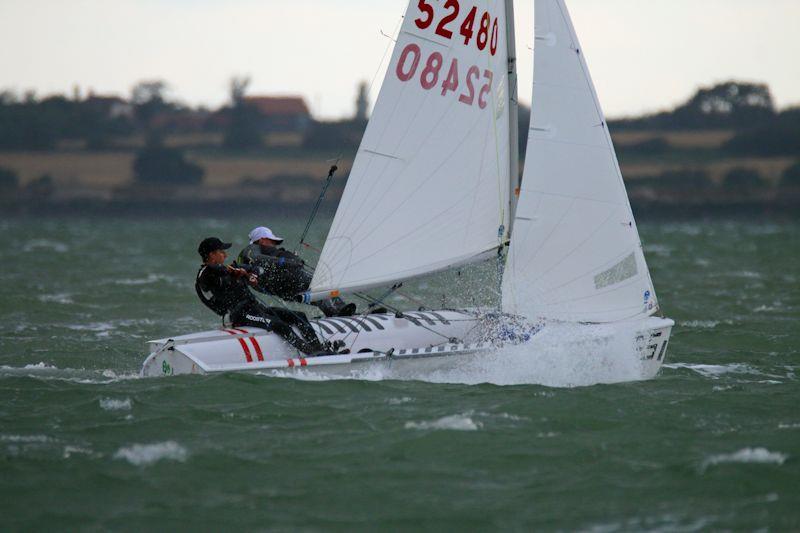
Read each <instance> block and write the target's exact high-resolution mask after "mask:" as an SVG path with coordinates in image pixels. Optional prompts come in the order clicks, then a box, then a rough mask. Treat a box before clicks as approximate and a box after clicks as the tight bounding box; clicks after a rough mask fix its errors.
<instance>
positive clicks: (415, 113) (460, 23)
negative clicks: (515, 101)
mask: <svg viewBox="0 0 800 533" xmlns="http://www.w3.org/2000/svg"><path fill="white" fill-rule="evenodd" d="M505 18H506V7H505V2H504V1H503V0H470V1H464V0H460V1H456V0H446V1H445V0H439V1H435V0H413V1H411V2H410V3H409V6H408V8H407V10H406V14H405V19H404V21H403V25H402V28H401V31H400V33H399V36H398V38H397V43H396V45H395V48H394V52H393V55H392V59H391V63H390V64H389V66H388V70H387V73H386V77H385V79H384V81H383V85H382V87H381V91H380V94H379V96H378V99H377V101H376V104H375V108H374V111H373V115H372V118H371V119H370V122H369V125H368V127H367V130H366V132H365V134H364V138H363V139H362V142H361V146H360V148H359V150H358V154H357V155H356V159H355V161H354V163H353V168H352V170H351V172H350V176H349V178H348V181H347V186H346V187H345V190H344V195H343V197H342V200H341V202H340V205H339V208H338V210H337V212H336V216H335V218H334V220H333V225H332V226H331V229H330V232H329V234H328V238H327V240H326V242H325V245H324V247H323V251H322V255H321V257H320V260H319V264H318V266H317V269H316V272H315V273H314V278H313V281H312V283H311V289H310V295H309V296H310V298H311V299H316V298H318V297H322V296H325V295H327V294H329V293H331V292H333V291H342V292H346V291H354V290H359V289H365V288H370V287H376V286H381V285H388V284H392V283H394V282H396V281H398V280H403V279H408V278H411V277H415V276H419V275H423V274H427V273H431V272H435V271H438V270H443V269H446V268H450V267H453V266H456V265H459V264H465V263H469V262H471V261H474V260H477V259H479V258H482V257H485V256H486V254H490V253H493V252H492V251H493V250H496V249H497V247H498V246H500V245H501V243H502V242H503V240H504V239H505V237H506V235H505V231H506V228H507V227H508V216H509V215H508V211H509V203H508V202H509V192H508V189H509V185H508V184H509V178H508V175H509V166H510V161H509V120H508V116H509V103H508V82H507V79H508V77H507V69H508V65H507V43H506V21H505Z"/></svg>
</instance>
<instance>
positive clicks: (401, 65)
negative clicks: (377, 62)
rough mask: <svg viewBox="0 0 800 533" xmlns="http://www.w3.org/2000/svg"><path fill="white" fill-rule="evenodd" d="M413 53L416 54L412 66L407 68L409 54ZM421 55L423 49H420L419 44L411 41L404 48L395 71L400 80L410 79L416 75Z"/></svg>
mask: <svg viewBox="0 0 800 533" xmlns="http://www.w3.org/2000/svg"><path fill="white" fill-rule="evenodd" d="M412 54H413V55H414V59H412V60H411V66H409V67H408V69H406V63H407V62H408V56H410V55H412ZM421 56H422V51H421V50H420V49H419V46H417V45H416V44H414V43H411V44H409V45H407V46H406V47H405V48H403V51H402V52H401V53H400V60H399V61H398V62H397V68H396V69H395V73H396V74H397V77H398V79H400V81H408V80H410V79H411V78H413V77H414V74H416V72H417V67H418V66H419V59H420V57H421Z"/></svg>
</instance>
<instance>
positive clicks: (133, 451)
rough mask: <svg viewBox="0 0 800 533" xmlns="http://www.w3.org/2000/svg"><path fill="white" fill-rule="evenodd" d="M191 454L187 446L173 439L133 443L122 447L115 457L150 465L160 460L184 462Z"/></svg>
mask: <svg viewBox="0 0 800 533" xmlns="http://www.w3.org/2000/svg"><path fill="white" fill-rule="evenodd" d="M188 456H189V453H188V452H187V451H186V448H184V447H183V446H181V445H180V444H178V443H177V442H175V441H173V440H168V441H166V442H158V443H155V444H133V445H131V446H126V447H122V448H120V449H119V450H117V452H116V453H115V454H114V459H123V460H125V461H128V462H129V463H130V464H132V465H134V466H150V465H153V464H155V463H157V462H159V461H178V462H181V463H182V462H184V461H186V458H187V457H188Z"/></svg>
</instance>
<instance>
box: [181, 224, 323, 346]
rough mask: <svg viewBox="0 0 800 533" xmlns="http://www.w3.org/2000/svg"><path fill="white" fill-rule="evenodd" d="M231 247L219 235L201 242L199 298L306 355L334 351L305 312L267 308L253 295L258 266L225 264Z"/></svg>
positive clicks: (238, 324)
mask: <svg viewBox="0 0 800 533" xmlns="http://www.w3.org/2000/svg"><path fill="white" fill-rule="evenodd" d="M230 247H231V244H230V243H225V242H222V241H221V240H219V239H217V238H216V237H209V238H207V239H204V240H203V242H201V243H200V246H199V247H198V249H197V251H198V252H199V253H200V256H201V257H202V258H203V265H202V266H201V267H200V270H199V271H198V272H197V280H196V282H195V290H196V291H197V296H198V297H200V301H202V302H203V304H205V305H206V307H208V308H209V309H211V310H212V311H214V312H215V313H216V314H218V315H220V316H222V317H224V316H225V315H226V314H227V315H230V320H231V322H232V323H233V326H234V327H241V326H255V327H259V328H264V329H266V330H268V331H273V332H275V333H277V334H278V335H280V336H281V337H283V338H284V339H285V340H286V342H288V343H289V344H291V345H292V346H294V347H295V348H297V349H298V350H300V351H301V352H303V353H305V354H309V355H312V354H313V355H319V354H322V353H334V351H335V350H334V349H333V348H332V346H331V345H330V344H329V343H322V342H320V340H319V338H318V337H317V334H316V332H315V331H314V329H313V328H312V327H311V324H310V323H309V322H308V319H307V318H306V316H305V315H304V314H303V313H299V312H295V311H291V310H288V309H280V308H277V307H267V306H265V305H264V304H262V303H261V302H260V301H258V299H257V298H256V297H255V296H253V294H252V293H251V292H250V289H249V288H248V285H253V286H255V285H257V284H258V275H257V273H256V268H255V267H250V266H243V267H240V268H234V267H232V266H227V265H225V264H224V263H225V258H226V257H227V256H228V254H227V253H226V252H225V250H227V249H228V248H230ZM292 326H296V327H297V328H298V329H299V330H300V332H301V334H302V335H303V337H305V338H301V337H300V336H299V335H297V333H295V332H294V330H293V329H292Z"/></svg>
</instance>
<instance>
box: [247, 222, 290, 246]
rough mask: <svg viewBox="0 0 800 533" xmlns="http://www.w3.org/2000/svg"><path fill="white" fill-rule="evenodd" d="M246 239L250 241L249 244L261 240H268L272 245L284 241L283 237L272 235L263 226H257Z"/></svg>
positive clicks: (269, 230)
mask: <svg viewBox="0 0 800 533" xmlns="http://www.w3.org/2000/svg"><path fill="white" fill-rule="evenodd" d="M247 238H249V239H250V244H255V243H257V242H258V241H260V240H261V239H269V240H270V241H272V242H273V244H280V243H282V242H283V240H284V239H283V237H278V236H277V235H275V234H274V233H272V230H271V229H269V228H267V227H265V226H259V227H257V228H253V230H252V231H251V232H250V234H249V235H248V236H247Z"/></svg>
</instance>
